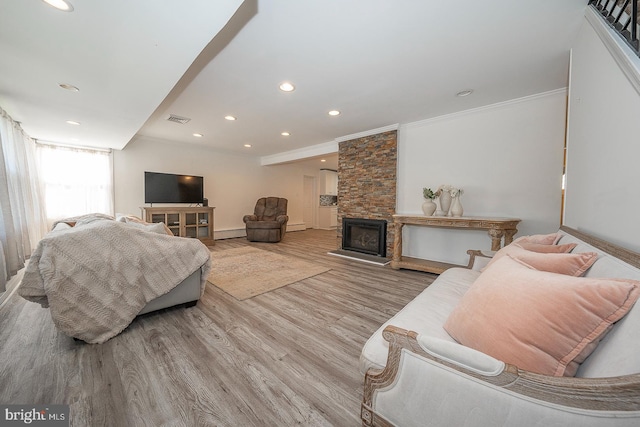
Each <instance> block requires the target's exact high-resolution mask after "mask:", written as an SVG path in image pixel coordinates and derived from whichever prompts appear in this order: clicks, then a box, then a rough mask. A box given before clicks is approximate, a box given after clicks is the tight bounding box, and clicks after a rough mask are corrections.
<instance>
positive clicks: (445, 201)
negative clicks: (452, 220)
mask: <svg viewBox="0 0 640 427" xmlns="http://www.w3.org/2000/svg"><path fill="white" fill-rule="evenodd" d="M450 207H451V193H449V192H448V191H441V192H440V209H442V212H443V214H442V215H443V216H448V215H449V208H450Z"/></svg>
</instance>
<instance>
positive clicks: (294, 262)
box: [207, 246, 330, 300]
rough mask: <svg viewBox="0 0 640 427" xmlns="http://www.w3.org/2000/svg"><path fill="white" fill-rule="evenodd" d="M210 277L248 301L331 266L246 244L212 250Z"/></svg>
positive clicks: (239, 297)
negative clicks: (244, 245)
mask: <svg viewBox="0 0 640 427" xmlns="http://www.w3.org/2000/svg"><path fill="white" fill-rule="evenodd" d="M211 261H212V265H211V274H209V277H208V278H207V280H208V281H209V283H211V284H212V285H214V286H216V287H218V288H220V289H222V290H223V291H225V292H226V293H228V294H230V295H232V296H233V297H235V298H236V299H238V300H245V299H248V298H251V297H254V296H256V295H260V294H263V293H265V292H269V291H272V290H274V289H278V288H281V287H283V286H286V285H290V284H291V283H295V282H298V281H300V280H303V279H306V278H308V277H312V276H315V275H317V274H320V273H324V272H325V271H328V270H330V268H327V267H323V266H320V265H316V264H313V263H311V262H308V261H303V260H300V259H297V258H294V257H290V256H284V255H280V254H277V253H274V252H270V251H265V250H262V249H257V248H254V247H250V246H246V247H241V248H234V249H227V250H224V251H217V252H211Z"/></svg>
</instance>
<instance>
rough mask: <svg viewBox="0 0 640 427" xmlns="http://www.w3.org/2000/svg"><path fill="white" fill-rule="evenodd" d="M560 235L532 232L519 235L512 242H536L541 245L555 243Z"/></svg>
mask: <svg viewBox="0 0 640 427" xmlns="http://www.w3.org/2000/svg"><path fill="white" fill-rule="evenodd" d="M561 237H562V235H561V234H559V233H552V234H533V235H531V236H521V237H518V238H517V239H516V240H514V241H513V242H512V243H538V244H541V245H555V244H556V243H558V240H560V238H561Z"/></svg>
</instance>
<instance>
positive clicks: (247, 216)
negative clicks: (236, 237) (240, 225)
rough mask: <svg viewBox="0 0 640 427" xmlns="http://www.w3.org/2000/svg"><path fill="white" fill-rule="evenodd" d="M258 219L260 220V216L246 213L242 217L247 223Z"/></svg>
mask: <svg viewBox="0 0 640 427" xmlns="http://www.w3.org/2000/svg"><path fill="white" fill-rule="evenodd" d="M257 220H258V217H257V216H255V215H245V216H244V217H243V218H242V221H244V223H245V224H246V223H247V221H257Z"/></svg>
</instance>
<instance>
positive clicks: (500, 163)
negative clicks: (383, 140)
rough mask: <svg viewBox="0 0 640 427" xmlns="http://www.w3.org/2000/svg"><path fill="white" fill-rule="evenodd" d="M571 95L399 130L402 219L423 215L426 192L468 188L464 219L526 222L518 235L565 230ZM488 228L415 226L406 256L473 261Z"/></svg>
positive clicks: (486, 241) (408, 232) (407, 234)
mask: <svg viewBox="0 0 640 427" xmlns="http://www.w3.org/2000/svg"><path fill="white" fill-rule="evenodd" d="M565 117H566V91H565V90H564V89H563V90H558V91H554V92H550V93H545V94H540V95H537V96H533V97H528V98H524V99H519V100H514V101H510V102H507V103H501V104H497V105H493V106H489V107H485V108H481V109H476V110H470V111H466V112H462V113H459V114H453V115H449V116H444V117H441V118H436V119H432V120H425V121H421V122H415V123H410V124H407V125H402V126H400V129H399V131H398V202H397V212H398V213H401V214H420V215H421V214H422V210H421V205H422V202H423V201H424V200H423V198H422V188H423V187H430V188H431V189H433V190H434V191H435V189H436V188H437V187H438V186H439V185H440V184H451V185H454V186H457V187H461V188H463V189H464V195H463V196H462V198H461V200H462V204H463V207H464V216H492V217H515V218H521V219H522V222H521V223H520V226H519V227H518V229H519V232H518V234H517V235H516V237H517V236H519V235H525V234H534V233H548V232H553V231H556V230H557V229H558V226H559V225H560V209H561V197H562V196H561V186H562V162H563V149H564V137H565ZM490 242H491V241H490V238H489V236H488V234H487V232H486V231H467V230H464V231H462V230H442V229H434V228H426V227H415V226H411V227H407V226H405V231H404V233H403V254H404V255H409V256H414V257H418V258H425V259H433V260H437V261H444V262H452V263H457V264H466V262H467V261H468V255H467V254H466V251H467V250H468V249H490V246H491V245H490Z"/></svg>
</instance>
